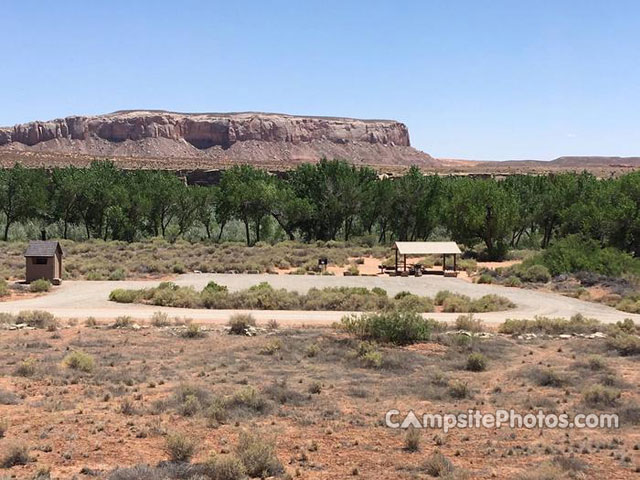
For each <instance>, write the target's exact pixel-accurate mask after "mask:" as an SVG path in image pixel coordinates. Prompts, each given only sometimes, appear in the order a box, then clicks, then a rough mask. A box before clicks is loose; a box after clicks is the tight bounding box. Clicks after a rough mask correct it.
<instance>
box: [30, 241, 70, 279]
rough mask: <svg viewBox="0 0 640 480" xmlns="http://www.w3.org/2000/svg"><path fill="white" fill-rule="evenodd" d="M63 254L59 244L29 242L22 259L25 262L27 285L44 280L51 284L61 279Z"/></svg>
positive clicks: (53, 242)
mask: <svg viewBox="0 0 640 480" xmlns="http://www.w3.org/2000/svg"><path fill="white" fill-rule="evenodd" d="M63 256H64V252H63V251H62V247H61V246H60V243H59V242H56V241H46V240H34V241H32V242H29V246H28V247H27V251H26V252H24V257H25V260H26V262H27V275H26V280H27V283H31V282H33V281H34V280H38V279H40V278H44V279H45V280H49V281H50V282H51V283H53V284H58V283H60V281H61V279H62V257H63Z"/></svg>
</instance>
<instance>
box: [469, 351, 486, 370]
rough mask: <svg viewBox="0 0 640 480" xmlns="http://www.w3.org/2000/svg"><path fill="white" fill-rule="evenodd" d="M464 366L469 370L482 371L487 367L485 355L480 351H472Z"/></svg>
mask: <svg viewBox="0 0 640 480" xmlns="http://www.w3.org/2000/svg"><path fill="white" fill-rule="evenodd" d="M465 368H466V369H467V370H469V371H470V372H483V371H485V370H486V369H487V357H485V356H484V355H483V354H481V353H472V354H471V355H469V356H468V357H467V364H466V367H465Z"/></svg>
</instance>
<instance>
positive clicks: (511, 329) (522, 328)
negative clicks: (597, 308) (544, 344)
mask: <svg viewBox="0 0 640 480" xmlns="http://www.w3.org/2000/svg"><path fill="white" fill-rule="evenodd" d="M603 329H604V326H603V325H602V323H600V322H599V321H598V320H596V319H595V318H586V317H584V316H583V315H581V314H577V315H574V316H573V317H571V318H570V319H569V320H567V319H564V318H549V317H535V319H534V320H514V319H508V320H506V321H505V322H504V323H503V324H501V325H500V327H499V328H498V331H499V332H500V333H506V334H509V335H521V334H523V333H545V334H547V335H561V334H574V333H595V332H597V331H602V330H603Z"/></svg>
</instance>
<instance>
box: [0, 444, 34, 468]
mask: <svg viewBox="0 0 640 480" xmlns="http://www.w3.org/2000/svg"><path fill="white" fill-rule="evenodd" d="M29 460H30V458H29V449H28V448H27V446H26V445H24V444H13V445H9V446H7V449H6V450H5V453H4V455H3V456H2V458H1V459H0V466H1V467H2V468H11V467H15V466H16V465H26V464H27V463H29Z"/></svg>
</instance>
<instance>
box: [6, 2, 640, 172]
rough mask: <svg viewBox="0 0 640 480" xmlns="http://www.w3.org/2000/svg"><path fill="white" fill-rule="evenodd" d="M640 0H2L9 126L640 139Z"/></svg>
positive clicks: (477, 140)
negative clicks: (118, 118)
mask: <svg viewBox="0 0 640 480" xmlns="http://www.w3.org/2000/svg"><path fill="white" fill-rule="evenodd" d="M639 32H640V2H638V1H615V0H614V1H604V0H602V1H590V0H581V1H562V0H555V1H552V0H548V1H515V0H513V1H500V0H494V1H482V0H476V1H444V0H443V1H426V0H425V1H400V0H398V1H391V0H388V1H385V2H382V1H375V0H368V1H359V0H351V1H345V0H343V1H333V0H324V1H316V0H304V1H293V0H291V1H277V0H262V1H233V0H232V1H229V0H225V1H202V2H197V1H182V2H175V1H164V0H155V1H132V0H129V1H126V2H125V1H112V0H111V1H109V2H86V1H83V2H79V1H77V2H76V1H64V2H47V1H44V0H42V1H21V2H6V3H5V4H4V5H3V7H2V28H1V29H0V41H1V44H2V45H3V48H2V57H1V60H0V62H1V63H0V64H1V65H2V69H1V70H0V125H13V124H14V123H20V122H26V121H30V120H36V119H37V120H47V119H51V118H56V117H62V116H66V115H71V114H98V113H107V112H111V111H114V110H119V109H134V108H158V109H166V110H175V111H187V112H190V111H199V112H225V111H246V110H255V111H269V112H285V113H294V114H313V115H334V116H349V117H363V118H391V119H397V120H400V121H403V122H405V123H406V124H407V125H408V127H409V130H410V133H411V140H412V143H413V145H414V146H416V147H417V148H420V149H421V150H424V151H426V152H428V153H431V154H432V155H434V156H438V157H446V158H470V159H496V160H503V159H514V158H517V159H522V158H536V159H543V160H548V159H552V158H555V157H557V156H560V155H640V33H639Z"/></svg>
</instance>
